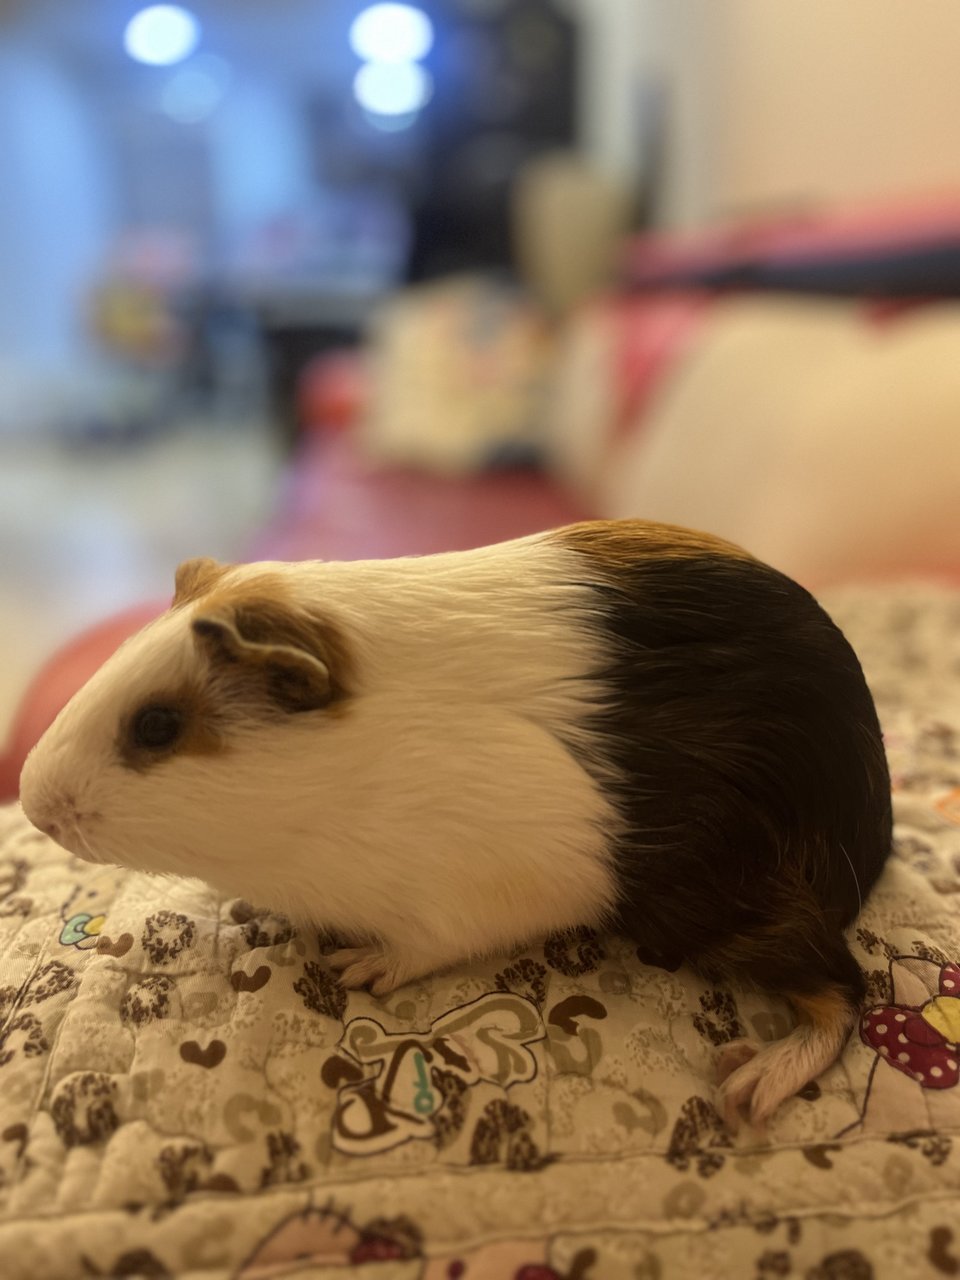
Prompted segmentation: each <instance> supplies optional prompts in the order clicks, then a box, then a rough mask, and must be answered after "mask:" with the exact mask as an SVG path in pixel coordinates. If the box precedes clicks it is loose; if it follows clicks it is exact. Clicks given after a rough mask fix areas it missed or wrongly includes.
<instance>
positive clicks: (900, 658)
mask: <svg viewBox="0 0 960 1280" xmlns="http://www.w3.org/2000/svg"><path fill="white" fill-rule="evenodd" d="M826 603H827V604H828V607H830V608H831V609H832V611H833V613H834V616H836V617H837V619H838V620H839V621H840V622H841V625H843V626H844V627H845V629H846V630H847V632H848V634H849V635H850V637H851V639H852V640H853V641H854V643H855V645H856V646H857V647H858V649H859V651H860V653H861V656H862V658H863V661H864V665H865V668H866V670H867V674H868V677H869V679H870V681H871V683H872V686H873V689H874V691H875V694H876V696H877V699H878V703H879V706H880V710H881V717H882V719H883V722H884V727H885V732H886V736H887V743H888V751H889V755H890V761H891V767H892V770H893V774H894V779H895V789H896V814H897V827H896V850H895V856H894V857H893V858H892V859H891V862H890V864H889V867H888V870H887V872H886V874H885V875H884V878H883V880H882V882H881V884H880V886H879V888H878V889H877V891H876V892H875V893H874V895H873V896H872V897H871V899H870V901H869V903H868V905H867V907H866V910H865V911H864V914H863V917H862V919H861V920H860V921H859V922H858V925H857V927H856V929H855V931H854V934H855V938H854V945H855V949H856V954H857V956H858V959H859V961H860V963H861V964H862V966H863V968H864V970H865V972H866V974H867V977H868V981H869V990H870V995H869V1008H868V1009H867V1010H866V1011H865V1014H864V1018H863V1021H862V1024H861V1026H860V1028H859V1031H858V1032H855V1033H854V1035H853V1036H852V1037H851V1040H850V1042H849V1044H848V1045H847V1048H846V1050H845V1052H844V1054H843V1058H842V1061H841V1062H840V1063H838V1064H837V1065H836V1066H835V1067H834V1068H833V1069H831V1070H830V1071H829V1072H828V1073H827V1074H826V1075H825V1076H824V1077H823V1078H822V1079H821V1080H820V1082H819V1083H818V1084H817V1085H814V1086H810V1087H809V1088H807V1089H806V1090H804V1092H803V1094H802V1095H801V1096H799V1097H797V1098H795V1099H793V1100H792V1101H791V1102H789V1103H788V1104H787V1105H786V1106H785V1107H784V1108H783V1110H782V1112H781V1113H780V1114H779V1115H778V1116H777V1117H776V1118H775V1120H774V1122H773V1124H772V1125H771V1128H770V1131H769V1134H768V1140H767V1142H765V1143H764V1142H761V1141H759V1140H758V1138H757V1136H756V1135H755V1134H752V1133H750V1132H744V1133H741V1134H740V1135H739V1136H737V1137H736V1138H734V1137H733V1136H731V1135H730V1134H728V1133H727V1132H726V1131H725V1129H724V1127H723V1124H722V1123H721V1120H720V1118H719V1116H718V1114H717V1112H716V1110H715V1108H714V1090H713V1070H714V1060H715V1056H716V1053H717V1050H718V1047H720V1046H722V1045H723V1044H724V1043H726V1042H728V1041H729V1040H731V1039H733V1038H735V1037H737V1036H740V1035H742V1034H748V1035H751V1036H755V1037H758V1038H760V1039H764V1038H770V1037H775V1036H779V1035H781V1034H782V1033H783V1032H784V1031H785V1030H786V1029H787V1027H788V1014H787V1011H786V1008H785V1006H783V1005H782V1004H780V1003H778V1002H776V1001H773V1000H770V999H767V998H764V997H762V996H759V995H756V994H749V993H743V992H734V991H729V990H718V989H714V988H711V987H708V986H705V985H704V984H703V983H702V982H701V981H700V980H698V979H697V978H695V977H694V976H693V975H692V974H690V973H688V972H687V971H685V970H680V971H678V972H676V973H667V972H665V971H662V970H659V969H652V968H647V967H644V966H643V965H641V964H640V963H639V962H638V961H637V959H636V958H635V956H634V955H633V954H632V952H631V950H630V948H629V947H628V946H627V945H626V943H625V942H623V941H622V940H620V939H618V938H614V937H607V936H594V935H592V934H586V933H584V934H582V935H579V936H576V937H573V938H552V939H548V940H546V942H543V941H541V942H539V943H537V944H535V945H531V946H529V947H526V948H524V949H523V950H522V951H520V952H518V953H517V954H515V955H512V956H509V957H503V958H499V959H491V960H489V961H487V962H484V963H481V964H475V965H471V966H464V967H462V968H460V969H457V970H455V971H453V972H451V973H449V974H446V975H444V976H442V977H435V978H433V979H430V980H427V981H423V982H419V983H415V984H411V985H410V986H407V987H405V988H403V989H402V990H400V991H398V992H396V993H395V994H393V995H391V996H389V997H386V998H383V999H374V998H373V997H372V996H369V995H367V994H366V993H363V992H359V993H349V994H348V993H346V992H344V991H343V990H342V989H341V988H340V987H339V986H338V984H337V982H336V980H335V979H334V977H333V976H332V974H331V973H330V971H329V969H328V968H327V966H326V963H325V960H324V954H323V944H322V941H321V939H319V938H318V937H317V936H316V935H314V934H303V933H301V934H296V933H294V931H293V930H292V929H291V928H290V926H289V925H288V923H287V922H286V921H285V920H283V919H281V918H278V917H276V916H272V915H269V914H264V913H263V912H262V911H260V910H258V909H257V907H256V904H249V903H245V902H240V901H236V900H221V899H220V898H218V897H217V896H216V895H215V894H214V893H213V892H212V891H211V890H210V889H209V888H207V887H206V886H204V885H203V884H200V883H197V882H184V881H179V882H178V881H173V880H167V879H159V878H150V877H147V876H143V875H139V874H135V873H132V872H125V871H120V870H113V869H104V868H99V867H90V866H87V865H85V864H83V863H81V862H79V861H77V860H75V859H73V858H71V857H70V856H68V855H67V854H65V853H63V852H62V851H60V850H59V849H58V848H57V847H56V846H54V845H53V844H51V843H50V842H49V841H47V840H46V839H45V838H44V837H43V836H41V835H39V834H38V833H36V832H34V831H33V830H32V829H30V828H29V827H28V826H27V824H26V823H25V821H24V820H23V818H22V816H21V815H20V814H19V812H18V811H17V810H16V809H15V808H10V809H8V810H5V811H0V1275H2V1276H3V1277H5V1280H21V1278H22V1280H45V1278H47V1277H57V1278H58V1280H67V1278H69V1277H74V1276H77V1277H81V1276H82V1277H92V1276H132V1275H136V1276H148V1277H161V1276H191V1277H198V1278H199V1277H202V1278H203V1280H220V1278H224V1280H226V1278H227V1277H229V1278H230V1280H254V1278H255V1277H268V1276H281V1275H283V1276H291V1277H294V1276H300V1277H304V1276H313V1275H318V1274H322V1275H331V1276H333V1275H341V1274H342V1275H344V1276H346V1275H347V1274H349V1275H351V1276H353V1275H356V1276H357V1277H364V1276H369V1277H377V1278H378V1280H379V1278H380V1277H383V1280H392V1278H393V1277H411V1278H412V1277H418V1278H420V1277H423V1278H427V1277H429V1278H431V1280H455V1278H456V1277H465V1278H466V1280H501V1278H503V1280H551V1278H552V1280H558V1278H559V1277H570V1278H573V1277H577V1278H578V1280H619V1278H621V1277H623V1278H627V1277H630V1278H631V1280H661V1278H664V1280H666V1278H667V1277H672V1276H692V1277H711V1276H731V1277H741V1276H742V1277H749V1278H752V1277H756V1278H757V1280H774V1278H775V1277H786V1276H798V1277H804V1278H805V1280H868V1278H869V1277H887V1276H890V1277H897V1280H902V1278H904V1277H911V1276H938V1275H943V1276H955V1275H960V1213H958V1209H960V1084H958V1080H960V1043H958V1042H960V595H956V594H949V593H947V592H945V591H940V590H938V589H934V588H919V587H916V588H910V589H907V590H898V591H891V590H886V591H875V590H874V591H858V592H846V593H844V594H842V595H836V596H834V597H832V598H831V599H829V600H827V602H826ZM264 856H265V857H269V850H268V849H267V850H264Z"/></svg>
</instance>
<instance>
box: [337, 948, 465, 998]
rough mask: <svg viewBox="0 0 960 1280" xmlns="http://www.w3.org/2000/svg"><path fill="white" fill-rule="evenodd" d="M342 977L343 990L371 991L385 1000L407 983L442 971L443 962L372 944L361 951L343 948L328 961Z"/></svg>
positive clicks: (359, 949)
mask: <svg viewBox="0 0 960 1280" xmlns="http://www.w3.org/2000/svg"><path fill="white" fill-rule="evenodd" d="M326 959H327V962H328V963H329V965H330V968H331V969H333V971H334V972H335V973H337V974H338V975H339V978H340V984H341V986H344V987H348V988H350V989H351V990H356V989H357V988H359V987H369V989H370V991H371V992H372V993H373V995H375V996H386V995H389V994H390V992H391V991H395V990H396V989H397V987H402V986H403V985H404V983H405V982H412V981H413V979H414V978H421V977H423V975H424V974H426V973H430V972H431V970H433V969H435V968H439V967H440V962H438V961H436V960H428V959H426V958H425V957H423V956H420V955H406V954H404V953H402V952H400V951H396V950H394V949H393V948H392V947H390V946H388V945H386V944H384V943H381V942H371V943H368V944H367V945H366V946H361V947H341V949H340V950H339V951H333V952H331V953H330V955H328V956H327V957H326Z"/></svg>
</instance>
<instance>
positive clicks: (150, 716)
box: [132, 706, 183, 751]
mask: <svg viewBox="0 0 960 1280" xmlns="http://www.w3.org/2000/svg"><path fill="white" fill-rule="evenodd" d="M182 730H183V715H182V713H181V712H180V711H178V710H177V708H176V707H164V706H150V707H141V709H140V710H139V711H138V712H137V714H136V715H135V716H134V718H133V732H132V736H133V742H134V745H135V746H137V747H140V748H141V750H143V751H165V750H166V749H167V748H168V747H172V746H173V744H174V743H175V742H176V741H177V739H178V738H179V737H180V734H181V732H182Z"/></svg>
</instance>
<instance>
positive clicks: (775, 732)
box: [587, 544, 892, 1001]
mask: <svg viewBox="0 0 960 1280" xmlns="http://www.w3.org/2000/svg"><path fill="white" fill-rule="evenodd" d="M588 554H589V553H588ZM595 598H596V613H595V614H594V615H593V616H592V617H590V618H589V619H587V622H588V623H589V625H591V627H594V628H596V627H597V626H599V627H600V628H601V630H602V631H603V632H604V633H605V636H606V637H607V640H608V642H609V644H610V646H611V653H612V654H613V655H614V656H613V658H612V661H611V662H610V664H609V666H608V667H607V669H606V670H604V671H601V672H598V673H597V675H598V677H599V679H600V681H601V683H602V686H603V687H604V689H605V692H604V694H603V696H602V699H601V702H600V705H599V706H598V707H597V710H596V713H595V715H594V716H593V717H592V718H591V719H592V727H593V728H595V729H597V730H599V731H600V733H601V735H602V741H603V742H604V744H605V746H604V749H603V754H604V759H603V763H604V765H607V766H611V765H612V766H613V767H614V769H615V770H616V771H617V773H618V776H619V778H620V783H619V785H618V788H617V792H618V800H619V804H620V807H621V809H622V812H623V814H624V816H625V818H626V820H627V832H626V834H625V835H624V836H623V838H622V839H621V840H620V841H619V844H618V847H617V849H616V856H617V866H618V874H619V878H620V884H621V899H620V907H619V922H618V923H619V926H620V928H621V929H622V930H623V931H624V932H625V933H627V934H628V935H630V936H631V937H633V938H635V939H636V940H637V942H638V944H639V951H640V953H641V954H642V955H643V956H644V957H645V958H647V959H648V960H650V961H652V962H654V963H662V964H665V965H668V966H670V967H675V966H676V965H677V964H679V963H680V962H681V961H683V960H688V961H691V962H693V963H694V964H697V965H699V967H701V968H702V969H704V970H707V971H715V972H718V973H724V974H731V975H734V976H736V977H737V978H739V979H741V980H742V979H744V978H746V979H747V980H749V981H752V982H754V983H757V984H758V985H760V986H763V987H765V988H768V989H771V990H776V991H779V992H781V993H783V994H790V993H794V994H796V995H798V996H810V995H812V994H815V993H817V992H819V991H823V990H826V989H831V988H833V989H836V990H839V991H841V992H842V993H843V994H844V996H845V998H846V999H849V1000H851V1001H856V1000H858V999H860V998H861V996H862V992H863V986H862V978H861V976H860V972H859V969H858V967H857V965H856V963H855V962H854V960H853V957H852V956H851V955H850V952H849V950H848V948H847V945H846V942H845V939H844V937H843V930H844V928H845V927H846V926H847V925H848V924H849V923H850V922H851V921H852V920H853V919H854V917H855V916H856V914H857V912H858V911H859V909H860V906H861V902H862V900H863V899H865V898H866V896H867V894H868V893H869V891H870V889H871V888H872V887H873V885H874V883H875V881H876V879H877V877H878V876H879V874H880V871H881V869H882V867H883V864H884V862H885V860H886V858H887V855H888V853H889V851H890V847H891V829H892V818H891V806H890V785H889V775H888V772H887V764H886V758H885V755H884V751H883V744H882V739H881V734H880V727H879V724H878V722H877V716H876V712H875V709H874V705H873V700H872V698H871V696H870V693H869V691H868V689H867V685H866V682H865V680H864V677H863V673H862V671H861V669H860V664H859V662H858V661H857V658H856V656H855V654H854V653H853V650H852V649H851V647H850V645H849V644H848V643H847V641H846V640H845V639H844V637H843V635H842V634H841V632H840V631H839V630H838V628H837V627H836V626H835V625H834V624H833V622H831V620H830V619H829V618H828V617H827V615H826V613H825V612H824V611H823V610H822V609H821V608H820V606H819V605H818V604H817V603H816V601H815V600H814V599H813V597H812V596H810V595H809V593H808V592H806V591H804V590H803V589H802V588H801V587H799V586H798V585H797V584H796V583H794V582H792V581H791V580H790V579H788V578H786V577H785V576H784V575H782V574H780V573H777V572H776V571H775V570H773V569H770V568H768V567H767V566H765V565H763V564H760V563H759V562H757V561H754V560H751V559H749V558H747V557H744V556H742V555H740V554H737V555H732V554H727V553H726V549H725V548H724V547H723V546H722V544H721V545H720V546H718V547H717V548H716V550H712V549H708V548H703V549H700V550H698V549H696V548H693V547H691V546H690V545H689V544H687V545H685V547H684V549H683V552H682V554H680V555H678V556H673V555H670V554H653V555H651V554H649V553H646V554H645V548H644V547H643V546H638V554H637V556H636V558H635V559H634V560H633V561H632V562H629V563H625V562H622V563H621V566H619V567H618V568H617V569H616V570H615V571H609V570H608V571H607V572H606V573H605V574H604V582H603V585H601V586H599V587H598V588H597V589H596V597H595Z"/></svg>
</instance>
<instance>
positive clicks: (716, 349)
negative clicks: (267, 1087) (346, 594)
mask: <svg viewBox="0 0 960 1280" xmlns="http://www.w3.org/2000/svg"><path fill="white" fill-rule="evenodd" d="M958 65H960V11H958V10H957V8H956V5H955V2H954V0H927V3H925V4H924V6H923V7H922V14H921V13H920V12H919V11H918V10H917V8H916V7H915V6H907V5H903V4H902V3H900V2H899V0H845V3H844V4H842V5H836V4H834V3H830V0H804V3H803V4H788V5H771V4H769V2H768V0H725V3H724V4H722V5H719V4H715V3H711V0H683V3H677V2H676V0H417V3H415V4H414V3H410V4H406V3H403V4H400V3H388V4H382V3H376V4H370V3H366V2H365V0H185V2H184V4H183V5H182V6H181V5H152V6H144V5H142V4H141V3H138V0H96V3H86V4H83V5H79V4H77V3H75V2H74V0H0V618H2V620H3V628H2V633H0V739H2V736H3V734H4V732H6V731H7V730H8V729H9V728H10V724H11V721H12V719H13V717H14V709H15V707H16V706H17V704H18V701H19V699H20V698H21V696H22V693H23V690H24V687H25V686H26V684H27V682H28V681H29V679H30V678H31V677H32V676H34V675H35V674H36V672H37V671H39V670H40V669H41V667H42V665H43V663H44V662H45V661H46V660H47V659H48V658H49V656H50V655H51V654H52V653H53V652H54V651H55V650H56V649H57V648H58V647H59V646H61V645H62V644H63V643H64V642H65V641H67V640H69V639H70V638H71V637H72V636H74V635H75V634H76V633H77V632H78V630H80V629H82V628H83V627H87V626H90V625H92V624H95V623H97V622H99V621H100V620H102V619H104V618H107V617H109V616H111V615H112V614H114V613H115V612H116V611H117V610H120V609H124V608H127V607H129V606H134V605H140V604H146V605H147V607H148V608H149V607H150V606H151V605H154V604H155V602H160V603H162V601H163V600H164V599H165V598H167V597H168V596H169V594H170V589H171V583H172V573H173V569H174V566H175V564H176V563H177V562H178V560H180V559H182V558H185V557H187V556H189V555H194V554H208V555H214V556H217V557H220V558H225V559H231V558H232V559H244V558H253V557H265V556H270V555H276V556H284V557H291V558H294V557H308V556H320V557H333V556H348V557H349V556H357V555H366V554H391V553H395V552H408V551H409V552H420V551H425V550H434V549H439V548H441V547H455V546H466V545H473V544H476V543H478V542H480V541H483V540H486V539H492V538H496V537H499V536H503V537H507V536H512V535H514V534H518V533H522V532H527V531H529V530H531V529H535V528H538V527H544V526H546V525H548V524H552V523H559V522H560V520H562V519H566V518H572V517H573V516H575V515H578V514H581V513H585V514H591V515H592V514H599V515H627V514H636V515H651V516H656V517H658V518H672V519H677V520H680V521H685V522H687V523H696V524H700V525H702V526H707V525H709V527H712V528H715V529H716V530H717V531H718V532H724V533H727V534H728V536H736V537H740V538H741V539H742V540H747V541H749V543H750V545H751V546H752V547H754V548H755V549H757V550H758V551H760V552H761V553H763V554H767V555H768V557H769V558H771V559H774V560H775V561H776V562H777V563H780V564H781V565H782V566H783V567H785V568H787V569H788V571H791V572H795V573H796V574H797V575H798V576H801V577H803V578H804V580H808V579H809V580H810V581H811V582H812V583H819V582H820V581H826V580H830V579H834V578H837V577H842V576H851V575H852V576H857V575H862V574H863V573H865V572H867V571H875V570H877V569H880V570H882V571H884V572H888V571H889V572H893V571H896V572H904V571H910V572H916V571H927V570H929V569H933V570H936V571H937V572H952V571H954V570H956V569H957V567H958V565H960V547H958V545H957V540H956V539H957V534H956V531H955V528H954V526H955V525H956V524H957V521H956V520H955V517H954V516H953V512H954V511H955V505H954V504H955V500H956V498H957V497H958V496H960V491H958V488H957V486H958V484H960V455H958V454H957V445H956V441H957V439H958V432H957V428H958V425H960V424H958V421H957V414H958V413H960V399H958V388H957V385H956V384H957V381H958V377H960V374H957V373H954V372H953V370H954V368H957V369H960V347H958V334H960V329H958V328H957V322H956V314H955V310H954V306H955V304H954V302H953V298H954V297H955V296H956V295H957V292H958V290H957V289H956V288H955V285H956V282H957V279H958V277H960V268H958V260H960V76H958V75H957V67H958ZM871 468H873V469H874V470H871ZM884 468H886V470H884ZM875 472H876V473H875ZM885 486H887V487H886V488H885ZM890 486H894V489H892V490H890V492H888V489H890ZM891 494H892V496H891ZM898 504H899V506H900V507H902V513H901V515H900V516H896V513H895V512H894V510H893V509H894V508H896V507H897V506H898ZM895 517H896V518H895ZM898 521H899V522H898ZM905 529H906V530H908V531H909V536H906V535H905V534H904V530H905ZM878 531H879V532H878ZM931 549H932V550H931ZM858 557H859V558H858ZM111 634H112V633H111Z"/></svg>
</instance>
